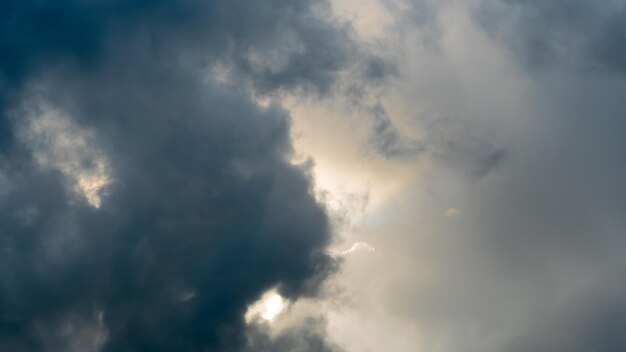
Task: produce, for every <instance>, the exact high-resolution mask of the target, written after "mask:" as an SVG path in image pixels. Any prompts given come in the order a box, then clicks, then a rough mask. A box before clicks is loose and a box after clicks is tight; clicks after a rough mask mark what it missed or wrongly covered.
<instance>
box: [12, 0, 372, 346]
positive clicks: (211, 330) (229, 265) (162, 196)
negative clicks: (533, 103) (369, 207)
mask: <svg viewBox="0 0 626 352" xmlns="http://www.w3.org/2000/svg"><path fill="white" fill-rule="evenodd" d="M327 14H328V4H327V3H326V2H325V1H317V0H315V1H309V0H306V1H282V0H276V1H274V0H270V1H220V0H217V1H193V0H190V1H160V0H155V1H131V2H127V1H80V0H67V1H43V2H41V1H35V2H30V1H26V2H24V1H8V2H3V3H2V5H0V21H1V27H0V50H1V51H2V52H3V56H2V59H0V108H1V109H2V116H1V118H0V132H1V133H2V136H1V140H2V145H1V147H2V154H1V156H0V170H1V171H0V174H1V175H2V191H1V192H0V194H1V196H0V252H1V255H0V349H2V350H10V351H16V352H17V351H79V350H80V351H94V352H95V351H172V350H185V351H207V350H211V351H220V350H224V351H234V350H248V349H250V350H285V351H287V350H290V351H291V350H298V349H300V350H320V348H322V346H326V343H325V342H324V341H323V340H324V334H323V332H318V333H313V332H306V336H305V335H302V336H304V338H303V339H300V338H297V337H295V335H294V336H291V335H286V336H285V337H284V338H281V339H279V340H277V341H271V342H270V341H269V340H267V339H266V338H265V337H263V336H262V334H263V332H261V331H254V330H251V329H253V327H250V326H248V325H247V324H246V322H245V320H244V314H245V311H246V309H247V307H248V306H249V305H250V304H252V303H253V302H254V301H256V300H257V299H258V298H259V297H260V296H261V295H262V293H263V292H265V291H266V290H268V289H269V288H272V287H276V288H277V289H278V291H279V292H280V294H281V295H283V296H284V297H286V298H288V299H291V300H295V299H297V298H299V297H303V296H314V295H316V294H317V293H318V290H319V288H320V284H321V282H323V281H324V279H325V278H326V277H327V276H328V275H329V274H330V273H332V272H334V271H335V270H336V269H335V268H336V261H335V260H334V259H332V258H331V257H330V256H329V255H328V254H326V247H327V246H328V245H329V243H330V241H331V229H330V225H329V220H328V218H327V216H326V214H325V211H324V209H323V207H322V206H321V205H319V204H318V203H317V202H316V200H315V198H314V196H313V190H312V188H311V179H310V178H311V176H310V175H309V174H308V172H307V171H306V170H305V169H304V168H302V167H299V166H297V165H293V164H292V163H291V162H290V159H291V155H292V147H291V142H290V136H289V131H290V116H289V113H288V112H287V111H285V110H284V109H282V108H281V107H280V106H279V105H277V104H269V105H268V106H264V107H263V106H260V105H258V104H257V103H256V99H255V97H254V95H257V94H268V93H270V92H274V91H280V90H298V91H302V92H309V91H312V92H316V94H320V93H321V94H325V92H327V91H328V90H329V89H331V87H332V86H333V82H334V81H335V79H336V76H337V74H338V72H339V71H340V70H341V69H342V68H344V67H346V66H347V65H349V64H350V63H351V62H352V61H353V58H356V59H355V60H361V57H362V56H361V54H362V53H361V52H360V51H359V49H357V48H356V47H357V44H355V43H354V42H353V41H352V39H351V37H350V35H349V30H348V28H347V25H345V24H341V23H339V22H335V21H334V20H333V19H332V17H330V16H328V15H327ZM363 55H364V54H363ZM217 68H221V70H222V71H223V73H224V74H223V75H221V76H214V74H215V72H217V71H216V69H217ZM77 196H78V197H77ZM81 197H82V198H83V199H80V198H81ZM77 199H79V201H77ZM303 331H304V330H303ZM250 334H254V336H255V338H254V339H249V338H248V336H249V335H250ZM301 343H302V344H304V345H303V346H304V347H298V346H299V345H300V344H301ZM257 345H258V347H256V346H257ZM270 346H276V347H270ZM307 346H308V347H307Z"/></svg>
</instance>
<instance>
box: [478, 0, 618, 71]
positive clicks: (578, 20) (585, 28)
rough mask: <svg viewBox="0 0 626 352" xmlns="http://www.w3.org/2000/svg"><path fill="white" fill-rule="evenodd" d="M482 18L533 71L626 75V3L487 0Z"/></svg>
mask: <svg viewBox="0 0 626 352" xmlns="http://www.w3.org/2000/svg"><path fill="white" fill-rule="evenodd" d="M477 15H478V18H479V19H480V20H481V22H482V23H483V24H484V25H485V26H486V28H487V29H488V30H489V31H490V32H491V33H492V34H493V35H494V36H496V37H498V38H500V39H502V40H504V41H505V42H507V43H508V44H509V45H510V46H511V47H512V48H513V49H514V50H515V51H516V53H517V56H518V58H519V59H521V61H522V62H524V63H526V64H528V65H530V66H531V67H535V68H540V67H544V66H545V65H556V66H562V65H564V64H565V65H577V66H580V67H583V68H585V69H587V70H589V69H591V70H608V71H614V72H618V73H621V74H623V73H624V72H626V44H624V43H626V40H625V39H626V28H625V27H624V22H625V21H626V5H625V4H624V2H623V1H608V2H606V3H603V4H601V5H599V4H598V3H597V2H595V1H590V0H576V1H561V0H550V1H517V0H505V1H484V2H483V3H482V6H481V7H480V11H478V12H477Z"/></svg>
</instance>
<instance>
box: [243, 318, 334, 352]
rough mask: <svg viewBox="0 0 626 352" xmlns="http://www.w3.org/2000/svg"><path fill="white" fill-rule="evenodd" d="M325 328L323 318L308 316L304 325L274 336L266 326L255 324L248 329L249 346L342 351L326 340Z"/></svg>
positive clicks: (254, 350)
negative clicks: (271, 335)
mask: <svg viewBox="0 0 626 352" xmlns="http://www.w3.org/2000/svg"><path fill="white" fill-rule="evenodd" d="M325 329H326V324H325V322H324V321H323V320H320V319H314V318H308V319H307V320H306V321H305V322H304V324H303V325H302V326H300V327H298V328H292V329H288V330H287V331H284V332H281V333H280V334H279V335H278V336H275V337H273V338H272V337H270V333H268V332H267V331H265V330H266V329H265V328H264V326H262V325H255V326H254V329H250V330H249V331H248V336H247V346H248V348H249V351H250V352H309V351H315V352H341V351H342V350H341V349H340V348H339V347H338V346H336V345H334V344H333V343H330V342H328V341H327V340H326V338H325ZM246 351H248V350H246Z"/></svg>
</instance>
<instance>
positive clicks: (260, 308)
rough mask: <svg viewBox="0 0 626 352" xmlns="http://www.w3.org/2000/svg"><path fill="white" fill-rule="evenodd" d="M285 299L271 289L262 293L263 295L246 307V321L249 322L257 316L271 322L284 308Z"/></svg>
mask: <svg viewBox="0 0 626 352" xmlns="http://www.w3.org/2000/svg"><path fill="white" fill-rule="evenodd" d="M285 304H286V302H285V299H284V298H283V297H282V296H281V295H280V294H279V293H278V292H277V291H276V289H272V290H269V291H267V292H266V293H264V294H263V296H262V297H261V298H260V299H259V300H258V301H256V302H255V303H253V304H252V305H250V307H248V311H247V312H246V316H245V318H246V322H248V323H251V322H253V321H255V320H258V319H259V318H261V319H263V320H265V321H268V322H272V321H273V320H274V319H275V318H276V317H278V316H279V315H280V314H281V313H282V311H283V310H284V308H285Z"/></svg>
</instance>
